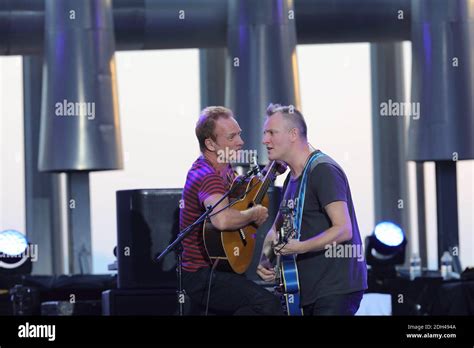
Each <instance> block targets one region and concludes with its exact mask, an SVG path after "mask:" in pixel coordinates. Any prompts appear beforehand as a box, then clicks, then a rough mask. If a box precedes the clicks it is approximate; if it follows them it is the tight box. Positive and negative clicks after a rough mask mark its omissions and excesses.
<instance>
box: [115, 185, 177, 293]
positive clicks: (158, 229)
mask: <svg viewBox="0 0 474 348" xmlns="http://www.w3.org/2000/svg"><path fill="white" fill-rule="evenodd" d="M181 192H182V190H181V189H150V190H146V189H143V190H124V191H117V260H118V281H117V286H118V288H121V289H137V288H141V289H144V288H175V289H176V254H175V253H174V252H173V251H171V252H170V253H169V254H168V255H166V256H165V257H164V258H163V260H162V261H161V262H160V263H156V262H154V260H153V259H154V257H155V256H156V255H157V254H159V253H160V252H162V251H163V250H165V248H166V247H167V246H168V245H169V244H170V243H171V242H172V241H173V240H174V239H175V237H176V235H177V234H178V232H179V201H180V199H181Z"/></svg>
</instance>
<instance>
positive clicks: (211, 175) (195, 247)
mask: <svg viewBox="0 0 474 348" xmlns="http://www.w3.org/2000/svg"><path fill="white" fill-rule="evenodd" d="M229 169H230V166H229ZM230 170H231V169H230ZM228 186H229V184H228V183H227V182H226V180H225V179H224V178H223V177H221V176H220V175H219V173H218V172H217V171H216V170H215V169H214V167H213V166H212V164H211V163H210V162H209V161H208V160H206V159H205V158H204V157H203V156H201V157H199V158H198V159H197V160H196V161H195V162H194V163H193V165H192V166H191V169H190V170H189V171H188V175H187V177H186V184H185V186H184V190H183V196H182V199H183V203H184V206H182V208H181V209H180V214H179V228H180V230H183V229H185V228H186V227H188V226H189V225H191V224H192V223H193V222H194V221H196V220H197V219H198V218H199V217H200V216H201V215H202V214H203V213H204V212H205V211H206V210H205V207H204V201H205V200H206V199H207V198H208V197H209V196H212V195H215V194H221V195H223V194H225V192H226V190H227V189H228ZM202 229H203V224H202V223H201V224H199V225H198V226H196V227H195V228H194V229H193V230H192V231H191V232H189V233H188V235H187V236H186V238H184V239H183V242H182V244H183V259H182V262H183V263H182V264H183V269H184V270H185V271H188V272H195V271H197V270H198V269H200V268H202V267H209V266H210V265H211V262H210V260H209V257H208V256H207V253H206V250H205V247H204V240H203V234H202Z"/></svg>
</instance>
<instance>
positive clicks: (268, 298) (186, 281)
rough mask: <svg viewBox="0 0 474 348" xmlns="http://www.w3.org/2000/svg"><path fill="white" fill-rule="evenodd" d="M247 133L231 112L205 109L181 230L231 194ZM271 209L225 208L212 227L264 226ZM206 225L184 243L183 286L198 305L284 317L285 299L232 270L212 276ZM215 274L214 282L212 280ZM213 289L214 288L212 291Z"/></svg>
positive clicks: (221, 310) (217, 107)
mask: <svg viewBox="0 0 474 348" xmlns="http://www.w3.org/2000/svg"><path fill="white" fill-rule="evenodd" d="M241 132H242V130H241V129H240V127H239V124H238V123H237V121H236V120H235V118H234V117H233V114H232V111H231V110H229V109H227V108H224V107H220V106H211V107H208V108H205V109H204V110H203V111H202V112H201V115H200V117H199V120H198V122H197V125H196V136H197V138H198V141H199V147H200V150H201V153H202V154H201V156H200V157H199V158H198V159H197V160H196V161H195V162H194V163H193V165H192V167H191V169H190V170H189V172H188V175H187V178H186V184H185V187H184V190H183V203H184V205H183V206H182V208H181V210H180V229H181V230H183V229H184V228H186V227H187V226H189V225H191V224H192V223H193V222H194V221H196V220H197V219H198V218H199V216H201V215H202V214H203V213H204V212H205V210H206V207H207V206H209V205H214V204H215V203H216V202H217V201H218V200H219V199H220V198H221V197H222V196H223V195H224V194H225V193H226V191H228V190H229V188H230V186H231V184H232V181H233V179H234V176H235V175H234V172H233V170H232V168H231V166H230V164H229V163H228V159H226V158H224V159H223V158H222V154H229V153H233V152H235V151H238V150H240V149H241V148H242V146H243V144H244V142H243V141H242V138H241V137H240V134H241ZM228 203H229V201H228V199H224V200H223V201H222V202H221V203H220V204H219V205H218V206H217V207H216V208H215V210H214V211H215V212H217V211H219V210H221V209H222V208H224V207H225V206H226V205H227V204H228ZM267 218H268V211H267V209H266V208H265V207H263V206H261V205H256V206H254V207H252V208H249V209H247V210H244V211H238V210H236V209H233V208H228V209H224V210H223V211H222V212H220V213H218V214H216V215H213V216H212V217H211V223H212V224H213V225H214V226H215V227H216V228H217V229H218V230H221V231H225V230H227V231H229V230H236V229H239V228H241V227H244V226H246V225H248V224H250V223H252V222H253V223H255V224H257V225H261V224H262V223H264V222H265V220H266V219H267ZM202 228H203V225H202V224H201V225H199V226H197V227H196V228H195V229H194V230H193V231H191V232H190V233H189V234H188V235H187V236H186V238H185V239H184V240H183V285H184V289H185V290H186V293H187V295H188V296H189V297H190V298H191V299H192V300H193V301H194V302H196V303H198V304H200V305H201V306H203V307H205V306H207V305H208V307H209V309H210V310H212V311H214V312H217V313H222V314H234V315H280V314H282V308H281V305H280V300H279V299H278V298H277V297H275V296H274V295H273V294H272V293H270V292H268V291H267V290H265V289H264V288H263V287H260V286H259V285H257V284H255V283H254V282H252V281H250V280H248V279H247V278H245V276H244V275H239V274H236V273H232V272H220V271H217V270H214V271H213V272H211V261H210V260H209V258H208V256H207V253H206V250H205V248H204V242H203V233H202ZM211 275H212V279H211ZM209 288H210V289H209Z"/></svg>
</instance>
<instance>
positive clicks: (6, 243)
mask: <svg viewBox="0 0 474 348" xmlns="http://www.w3.org/2000/svg"><path fill="white" fill-rule="evenodd" d="M27 247H28V241H27V240H26V237H25V236H24V235H23V233H20V232H18V231H15V230H5V231H3V232H0V253H1V254H6V255H10V256H15V255H20V254H21V253H23V252H25V250H26V248H27Z"/></svg>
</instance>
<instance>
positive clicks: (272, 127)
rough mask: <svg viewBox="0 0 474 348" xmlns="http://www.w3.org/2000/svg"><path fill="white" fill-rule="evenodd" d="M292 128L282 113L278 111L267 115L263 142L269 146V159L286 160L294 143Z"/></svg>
mask: <svg viewBox="0 0 474 348" xmlns="http://www.w3.org/2000/svg"><path fill="white" fill-rule="evenodd" d="M290 130H291V128H290V127H289V124H288V122H287V121H286V120H285V119H284V118H283V115H282V114H280V113H277V114H274V115H272V116H270V117H267V119H266V120H265V123H264V126H263V141H262V143H263V145H265V146H266V147H267V153H268V159H269V160H271V161H273V160H282V161H285V160H286V157H287V155H288V151H289V150H290V148H291V144H292V136H291V133H290Z"/></svg>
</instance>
